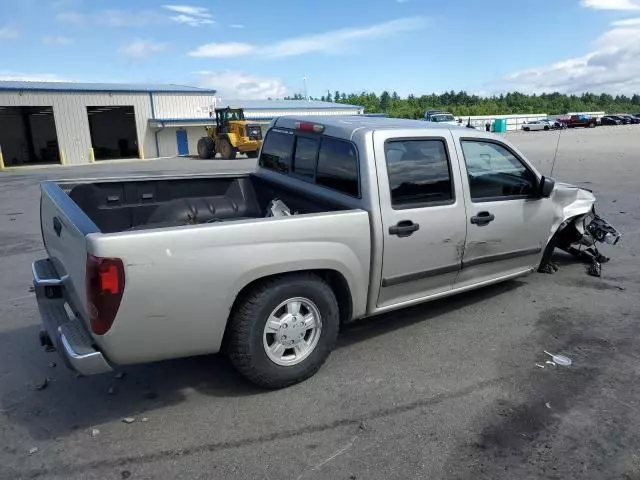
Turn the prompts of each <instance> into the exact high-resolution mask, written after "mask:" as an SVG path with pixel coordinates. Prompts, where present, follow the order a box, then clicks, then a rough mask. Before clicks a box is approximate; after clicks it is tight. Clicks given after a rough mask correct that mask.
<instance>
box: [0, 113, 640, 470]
mask: <svg viewBox="0 0 640 480" xmlns="http://www.w3.org/2000/svg"><path fill="white" fill-rule="evenodd" d="M639 127H640V126H626V127H601V128H596V129H589V130H586V129H576V130H569V131H565V132H562V133H561V134H559V133H558V132H531V133H524V132H517V133H513V134H509V135H508V138H509V139H510V140H511V141H512V142H514V143H515V144H516V145H517V146H518V147H519V148H520V150H522V151H523V152H524V153H525V154H526V155H527V156H528V158H530V159H531V160H532V161H533V162H534V163H535V164H536V166H537V167H538V168H539V169H540V170H541V171H542V172H543V173H545V174H549V173H550V170H551V165H552V159H553V157H554V152H555V150H556V147H558V155H557V158H556V162H555V168H554V172H553V176H554V177H555V178H556V179H557V180H561V181H568V182H570V183H574V184H578V185H580V186H583V187H585V188H589V189H592V190H593V191H594V193H595V194H596V196H597V198H598V203H597V205H596V208H597V210H598V212H599V213H600V214H601V215H603V217H604V218H605V219H607V220H608V221H610V222H611V223H612V224H613V225H614V226H616V227H617V228H618V229H619V230H620V231H621V232H622V233H623V240H622V243H621V245H619V246H616V247H603V251H604V253H605V254H606V255H609V256H610V257H611V262H609V263H608V264H605V265H604V267H603V275H602V278H599V279H598V278H593V277H589V276H587V275H586V273H585V267H584V265H582V264H580V263H576V262H575V261H574V260H573V259H572V258H569V257H568V256H565V255H563V254H557V255H556V260H557V261H558V263H559V264H560V269H559V271H558V272H557V273H555V274H554V275H546V274H538V273H536V274H533V275H531V276H529V277H526V278H524V279H519V280H517V281H511V282H507V283H504V284H501V285H497V286H493V287H489V288H485V289H482V290H477V291H474V292H471V293H466V294H463V295H462V296H458V297H453V298H450V299H446V300H442V301H437V302H435V303H430V304H425V305H422V306H419V307H415V308H411V309H408V310H403V311H398V312H395V313H393V314H389V315H384V316H381V317H377V318H373V319H370V320H367V321H361V322H357V323H355V324H352V325H350V326H348V327H346V328H344V329H343V331H342V333H341V335H340V338H339V342H338V346H337V349H336V350H335V352H334V353H333V354H332V355H331V357H330V358H329V361H328V362H327V364H326V365H325V366H324V367H323V368H322V369H321V370H320V372H318V374H316V375H315V376H314V377H312V378H311V379H309V380H307V381H306V382H304V383H302V384H299V385H295V386H293V387H291V388H288V389H284V390H279V391H274V392H268V391H263V390H260V389H257V388H255V387H253V386H252V385H251V384H249V383H248V382H247V381H245V380H244V379H243V378H242V377H240V376H239V375H238V374H237V373H236V372H235V371H234V370H233V369H232V367H231V366H230V364H229V363H228V362H227V360H226V359H225V358H224V357H222V356H219V355H214V356H209V357H198V358H189V359H184V360H176V361H168V362H162V363H157V364H151V365H142V366H133V367H127V368H125V369H123V370H122V371H123V372H124V373H125V374H126V375H125V376H124V377H122V378H116V375H114V374H106V375H102V376H96V377H85V378H77V377H76V375H75V374H73V373H72V372H70V371H68V370H67V369H66V368H65V367H64V366H63V365H62V363H61V362H59V361H58V358H57V356H56V355H55V354H47V353H45V352H43V351H42V350H41V348H40V347H39V344H38V338H37V334H38V331H39V322H40V320H39V314H38V311H37V307H36V303H35V298H34V297H33V294H32V293H31V292H30V283H31V276H30V275H31V273H30V263H31V261H32V260H35V259H37V258H41V257H42V256H43V255H45V252H44V250H43V247H42V241H41V238H40V232H39V223H38V214H39V212H38V201H39V191H38V182H39V181H41V180H44V179H46V178H71V177H101V176H122V175H145V174H148V173H153V174H156V173H166V174H175V173H189V172H220V171H243V170H248V169H250V168H252V166H253V165H254V162H252V161H249V160H237V161H221V160H215V161H198V160H180V159H175V160H157V161H146V162H133V163H110V164H103V165H94V166H88V167H69V168H50V169H42V170H20V171H11V172H1V173H0V272H1V273H2V275H1V276H0V292H1V293H0V479H3V480H4V479H17V478H47V479H49V478H52V479H93V478H95V479H121V478H132V479H146V478H154V479H157V478H171V479H173V478H184V479H191V478H196V479H213V478H243V479H247V478H273V479H278V480H283V479H319V478H331V479H410V478H430V479H436V478H437V479H469V480H471V479H513V478H522V479H529V478H536V479H571V478H581V479H637V478H640V457H638V454H637V452H638V451H640V416H638V415H637V412H638V411H639V409H640V350H639V349H638V347H637V343H638V338H640V322H639V320H640V275H639V274H638V271H640V195H639V192H640V189H639V187H638V177H639V176H640V128H639ZM558 135H561V137H560V143H559V145H558V143H557V139H558ZM158 295H163V292H158ZM184 314H185V316H186V315H188V314H189V312H184ZM176 321H180V319H176ZM544 351H549V352H553V353H561V354H564V355H567V356H569V357H570V358H571V359H572V361H573V364H572V365H571V366H570V367H553V366H551V365H549V364H545V361H546V360H548V357H547V355H546V354H545V353H544ZM52 362H57V363H52ZM536 364H541V365H543V366H545V368H540V367H539V366H536ZM118 377H119V376H118ZM45 379H47V381H46V383H45ZM43 387H44V388H43ZM128 417H130V418H132V419H134V421H133V422H132V423H125V422H123V419H124V418H128Z"/></svg>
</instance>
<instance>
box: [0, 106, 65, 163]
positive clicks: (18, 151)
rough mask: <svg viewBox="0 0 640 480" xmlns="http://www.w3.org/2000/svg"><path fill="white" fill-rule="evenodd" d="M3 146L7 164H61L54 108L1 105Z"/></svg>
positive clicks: (1, 138)
mask: <svg viewBox="0 0 640 480" xmlns="http://www.w3.org/2000/svg"><path fill="white" fill-rule="evenodd" d="M0 148H2V157H3V159H4V164H5V165H6V166H19V165H37V164H55V163H60V150H59V149H58V136H57V134H56V123H55V120H54V118H53V108H52V107H51V106H44V107H3V106H0Z"/></svg>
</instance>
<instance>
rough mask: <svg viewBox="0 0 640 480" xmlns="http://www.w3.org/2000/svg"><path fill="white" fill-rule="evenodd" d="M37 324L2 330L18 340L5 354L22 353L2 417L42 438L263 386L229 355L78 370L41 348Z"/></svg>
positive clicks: (1, 399) (1, 404) (6, 340)
mask: <svg viewBox="0 0 640 480" xmlns="http://www.w3.org/2000/svg"><path fill="white" fill-rule="evenodd" d="M38 331H39V327H38V326H35V325H33V326H30V327H25V328H20V329H17V330H12V331H9V332H4V333H0V345H3V346H4V345H9V346H14V347H12V348H11V350H12V351H10V352H7V353H8V354H15V355H14V357H15V356H18V358H15V359H14V360H13V361H12V364H13V370H12V371H11V372H10V373H8V374H4V372H3V375H0V377H2V379H3V385H2V395H1V396H0V417H4V418H2V422H1V423H8V425H9V428H11V429H14V428H15V429H27V430H28V432H29V434H30V436H31V437H32V438H34V439H37V440H46V439H53V438H58V437H63V436H67V435H72V434H73V433H74V432H75V431H77V430H87V429H90V428H92V427H94V426H97V425H101V424H104V423H108V422H112V421H116V422H117V421H121V420H122V419H124V418H126V417H133V418H136V419H137V420H138V421H139V420H140V419H141V418H143V417H145V416H152V415H153V412H154V411H157V410H161V409H163V408H166V407H170V406H172V405H177V404H179V403H182V402H185V401H189V400H190V399H192V398H196V397H197V396H198V395H206V396H213V397H223V398H231V397H243V396H247V395H256V394H262V393H264V390H261V389H259V388H257V387H255V386H253V385H252V384H250V383H249V382H248V381H246V380H245V379H244V378H243V377H241V376H240V374H238V373H237V372H236V371H235V369H234V368H233V367H232V365H231V364H230V362H229V361H228V360H227V358H226V357H225V356H224V355H208V356H201V357H191V358H185V359H179V360H168V361H164V362H158V363H152V364H145V365H135V366H129V367H126V368H123V369H122V370H121V372H122V373H124V376H122V377H121V378H120V375H119V374H118V372H112V373H106V374H102V375H95V376H89V377H78V376H77V375H76V374H75V373H74V372H72V371H70V370H68V369H67V368H66V366H65V365H64V364H63V362H62V360H60V359H59V358H58V356H57V355H56V354H55V353H49V354H47V353H44V352H43V351H42V350H41V349H40V347H39V345H38V341H37V338H38ZM54 365H55V366H54ZM6 379H8V380H9V381H6ZM1 423H0V426H1Z"/></svg>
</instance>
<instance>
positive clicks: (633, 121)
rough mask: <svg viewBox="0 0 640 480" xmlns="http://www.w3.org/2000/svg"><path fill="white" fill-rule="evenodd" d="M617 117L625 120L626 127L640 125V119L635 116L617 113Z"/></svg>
mask: <svg viewBox="0 0 640 480" xmlns="http://www.w3.org/2000/svg"><path fill="white" fill-rule="evenodd" d="M616 116H618V117H620V118H622V119H623V120H625V124H626V125H631V124H638V123H640V119H638V118H636V117H634V116H633V115H629V114H627V113H617V114H616Z"/></svg>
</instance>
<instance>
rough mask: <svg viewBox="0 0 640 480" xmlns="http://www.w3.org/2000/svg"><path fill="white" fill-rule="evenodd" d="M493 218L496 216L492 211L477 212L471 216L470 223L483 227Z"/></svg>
mask: <svg viewBox="0 0 640 480" xmlns="http://www.w3.org/2000/svg"><path fill="white" fill-rule="evenodd" d="M495 219H496V217H495V215H493V214H492V213H489V212H479V213H478V215H476V216H475V217H471V223H473V224H474V225H478V226H479V227H484V226H485V225H489V224H490V223H491V222H493V221H494V220H495Z"/></svg>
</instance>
